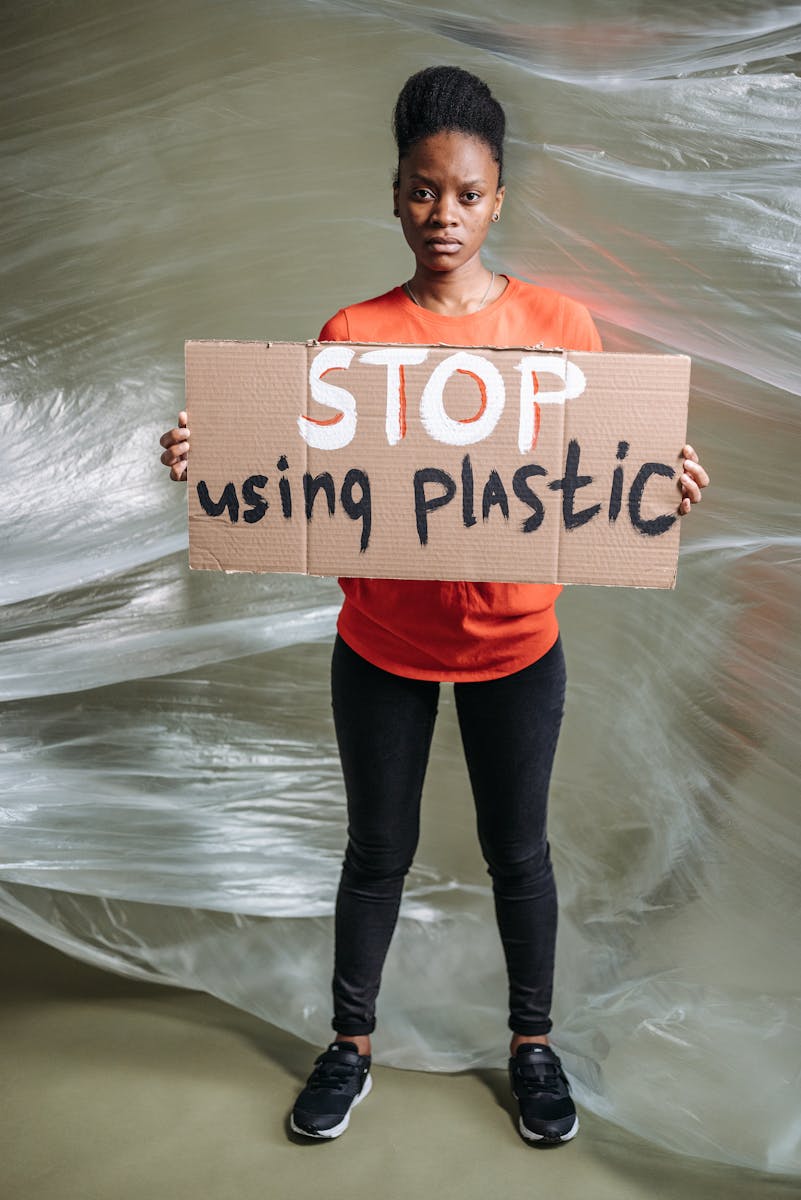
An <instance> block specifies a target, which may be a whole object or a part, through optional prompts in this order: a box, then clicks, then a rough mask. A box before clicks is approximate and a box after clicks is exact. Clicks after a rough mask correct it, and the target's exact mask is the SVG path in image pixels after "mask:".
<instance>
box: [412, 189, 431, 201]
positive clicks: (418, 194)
mask: <svg viewBox="0 0 801 1200" xmlns="http://www.w3.org/2000/svg"><path fill="white" fill-rule="evenodd" d="M433 195H434V193H433V192H432V191H430V189H429V188H415V189H414V191H413V192H412V199H414V200H428V199H430V198H431V197H432V196H433Z"/></svg>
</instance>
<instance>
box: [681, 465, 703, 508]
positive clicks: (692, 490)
mask: <svg viewBox="0 0 801 1200" xmlns="http://www.w3.org/2000/svg"><path fill="white" fill-rule="evenodd" d="M680 482H681V490H682V494H683V496H684V498H685V499H687V498H688V497H689V499H690V500H691V501H692V503H693V504H697V503H698V502H699V500H700V499H701V489H700V487H699V486H698V484H697V483H696V482H695V480H694V479H693V477H692V475H688V474H687V473H686V472H685V473H684V474H683V475H682V476H681V479H680Z"/></svg>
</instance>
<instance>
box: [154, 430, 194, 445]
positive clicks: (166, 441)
mask: <svg viewBox="0 0 801 1200" xmlns="http://www.w3.org/2000/svg"><path fill="white" fill-rule="evenodd" d="M188 440H189V430H188V429H185V428H179V429H168V430H167V432H166V433H163V434H162V435H161V437H160V438H159V445H160V446H171V445H172V444H173V442H184V441H188Z"/></svg>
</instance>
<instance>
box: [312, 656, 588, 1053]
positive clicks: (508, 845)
mask: <svg viewBox="0 0 801 1200" xmlns="http://www.w3.org/2000/svg"><path fill="white" fill-rule="evenodd" d="M439 686H440V685H439V683H437V682H430V681H428V680H420V679H407V678H405V677H404V676H401V675H394V674H392V673H390V672H388V671H384V670H382V669H381V668H380V667H376V666H373V664H372V663H369V662H367V661H366V660H365V659H364V658H362V657H361V655H359V654H357V653H356V652H355V651H354V650H352V649H351V648H350V647H349V646H348V645H347V644H346V643H345V642H344V641H343V639H342V638H341V637H339V636H337V639H336V641H335V644H334V652H333V659H332V702H333V711H334V724H335V728H336V734H337V741H338V744H339V753H340V758H341V761H342V769H343V774H344V778H345V790H346V795H347V806H348V843H347V848H346V850H345V857H344V862H343V865H342V874H341V877H340V882H339V888H338V891H337V899H336V910H335V949H334V975H333V998H334V1017H333V1020H332V1022H331V1024H332V1026H333V1028H334V1029H335V1030H336V1032H337V1033H340V1034H345V1035H350V1036H351V1037H352V1036H355V1035H357V1034H368V1033H372V1031H373V1030H374V1029H375V1024H376V1015H375V1009H376V999H377V996H378V990H379V987H380V983H381V973H382V970H383V966H384V961H385V958H386V954H387V950H388V949H389V944H390V941H391V939H392V934H393V931H394V929H395V924H396V921H397V917H398V911H399V908H400V901H401V894H402V891H403V884H404V879H405V876H406V874H407V873H408V871H409V868H410V867H411V865H412V862H413V859H414V854H415V851H416V849H417V842H418V837H419V829H420V797H421V793H422V790H423V780H424V778H425V772H426V766H427V764H428V755H429V748H430V745H431V736H432V733H433V730H434V721H435V718H436V714H437V705H438V699H439ZM564 696H565V662H564V655H563V652H562V645H561V639H557V641H556V643H555V644H554V646H553V647H552V648H551V649H550V650H549V651H548V652H547V653H546V654H545V655H544V656H543V657H542V658H540V659H538V660H537V662H535V663H532V664H531V666H528V667H524V668H523V670H521V671H516V672H514V673H513V674H511V675H505V676H503V677H502V678H500V679H491V680H487V681H482V682H477V683H456V684H454V697H455V701H456V710H457V713H458V718H459V729H460V732H461V737H462V745H463V747H464V752H465V758H466V761H467V767H468V772H469V776H470V783H471V788H472V792H473V799H474V802H475V810H476V822H477V828H478V838H479V843H480V845H481V850H482V853H483V855H484V860H485V862H486V864H487V870H488V873H489V875H490V877H491V879H492V890H493V897H494V903H495V915H496V919H497V923H498V930H499V933H500V937H501V942H502V945H503V950H504V956H505V959H506V969H507V977H508V984H509V1028H510V1029H511V1030H512V1031H513V1032H514V1033H521V1034H528V1035H533V1034H543V1033H548V1032H549V1031H550V1029H551V1028H552V1022H551V1019H550V1015H549V1014H550V1007H551V996H552V990H553V968H554V952H555V945H556V925H557V896H556V884H555V881H554V875H553V869H552V866H551V856H550V846H549V843H548V839H547V834H546V825H547V806H548V786H549V782H550V776H551V767H552V765H553V758H554V753H555V751H556V743H557V740H558V737H559V728H560V725H561V720H562V712H563V708H564Z"/></svg>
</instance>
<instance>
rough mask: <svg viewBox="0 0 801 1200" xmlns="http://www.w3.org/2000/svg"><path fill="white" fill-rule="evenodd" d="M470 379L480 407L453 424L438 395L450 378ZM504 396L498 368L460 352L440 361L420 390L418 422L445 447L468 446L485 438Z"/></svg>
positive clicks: (500, 411) (494, 423)
mask: <svg viewBox="0 0 801 1200" xmlns="http://www.w3.org/2000/svg"><path fill="white" fill-rule="evenodd" d="M457 372H458V373H459V374H462V375H471V376H472V377H473V379H475V381H476V383H477V384H478V387H479V393H480V405H479V409H478V412H477V413H476V415H475V416H474V417H465V418H464V419H463V420H459V421H454V420H453V419H452V418H451V417H449V416H448V414H447V413H446V412H445V405H444V403H443V399H442V393H443V391H444V390H445V384H446V383H447V381H448V380H449V379H450V377H451V375H454V374H456V373H457ZM505 400H506V392H505V389H504V386H503V377H502V376H501V373H500V371H499V370H498V368H497V367H496V366H495V365H494V364H493V363H491V362H490V361H489V360H488V359H486V358H482V357H481V355H479V354H468V353H466V352H465V351H464V350H460V351H458V352H457V353H456V354H450V355H448V357H447V358H443V360H442V362H441V363H440V364H439V366H437V367H435V369H434V370H433V371H432V372H431V376H430V378H429V380H428V383H427V384H426V386H425V388H424V389H423V395H422V397H421V399H420V419H421V421H422V422H423V425H424V426H425V429H426V432H427V433H428V434H429V436H430V437H432V438H434V440H435V441H437V442H445V443H446V444H447V445H449V446H472V445H473V444H474V443H475V442H480V441H483V439H484V438H485V437H489V435H490V434H491V433H492V431H493V429H494V428H495V426H496V425H497V424H498V421H499V419H500V416H501V413H502V412H503V406H504V402H505Z"/></svg>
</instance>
